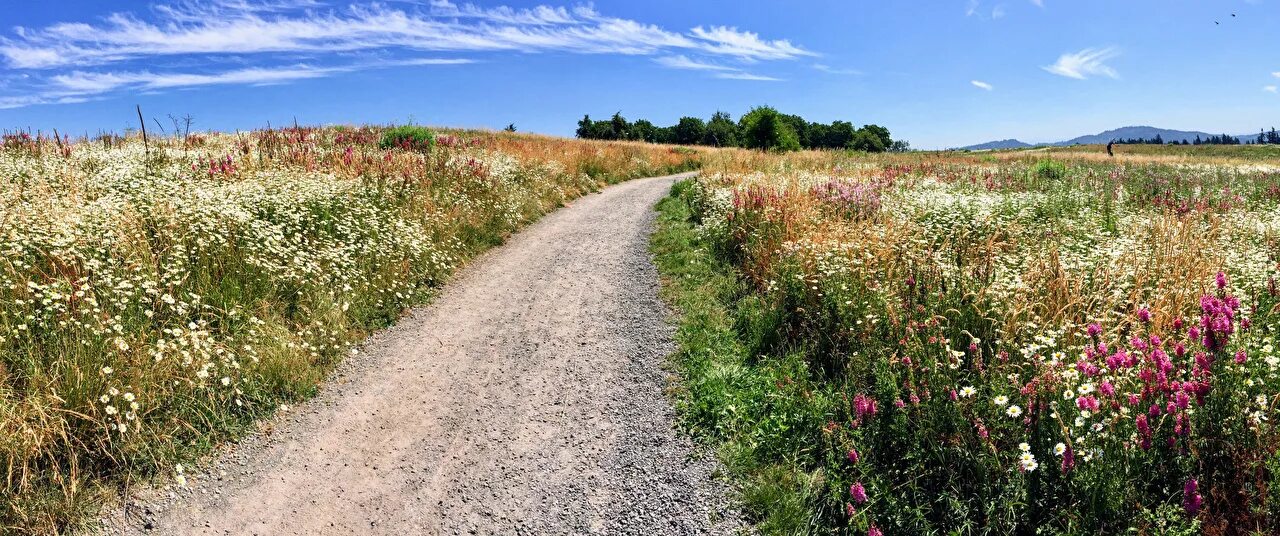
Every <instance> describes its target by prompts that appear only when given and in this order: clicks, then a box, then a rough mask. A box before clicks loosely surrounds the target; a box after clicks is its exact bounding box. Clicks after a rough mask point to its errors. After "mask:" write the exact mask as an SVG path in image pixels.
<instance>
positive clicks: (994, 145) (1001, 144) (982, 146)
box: [961, 139, 1035, 151]
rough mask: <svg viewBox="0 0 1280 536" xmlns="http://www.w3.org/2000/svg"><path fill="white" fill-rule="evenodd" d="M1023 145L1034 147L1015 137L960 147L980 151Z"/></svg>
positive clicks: (1020, 147) (1022, 146) (1021, 146)
mask: <svg viewBox="0 0 1280 536" xmlns="http://www.w3.org/2000/svg"><path fill="white" fill-rule="evenodd" d="M1025 147H1035V146H1034V145H1031V144H1030V143H1026V142H1021V141H1018V140H1015V139H1007V140H1000V141H989V142H987V143H979V144H977V145H970V146H968V147H961V149H968V150H970V151H982V150H986V149H1022V148H1025Z"/></svg>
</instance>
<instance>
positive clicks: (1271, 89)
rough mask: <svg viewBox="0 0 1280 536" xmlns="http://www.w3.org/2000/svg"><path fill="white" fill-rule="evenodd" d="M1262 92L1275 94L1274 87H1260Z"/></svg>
mask: <svg viewBox="0 0 1280 536" xmlns="http://www.w3.org/2000/svg"><path fill="white" fill-rule="evenodd" d="M1262 90H1263V91H1266V92H1268V93H1276V92H1277V89H1276V86H1262Z"/></svg>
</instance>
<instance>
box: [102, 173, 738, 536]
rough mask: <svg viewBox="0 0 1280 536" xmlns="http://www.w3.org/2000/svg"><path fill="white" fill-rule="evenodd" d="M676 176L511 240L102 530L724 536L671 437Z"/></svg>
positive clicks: (710, 483) (683, 448) (725, 529)
mask: <svg viewBox="0 0 1280 536" xmlns="http://www.w3.org/2000/svg"><path fill="white" fill-rule="evenodd" d="M679 177H680V176H672V177H657V178H650V179H640V180H634V181H629V182H625V183H622V184H619V185H616V186H612V187H609V188H606V189H605V190H603V191H602V192H601V193H599V194H593V195H589V196H587V197H584V198H581V199H579V200H577V201H575V202H574V203H573V204H572V205H571V206H569V207H567V208H563V209H561V210H559V211H557V212H555V213H553V214H550V215H548V216H546V217H545V218H543V219H542V220H541V221H539V222H538V223H536V224H534V225H532V226H530V227H528V228H527V229H525V230H524V231H522V232H520V233H518V234H516V235H514V236H512V237H511V239H510V241H509V242H508V243H507V244H505V245H503V246H501V247H499V248H496V249H494V250H492V251H490V252H488V253H486V254H484V255H482V256H481V257H479V258H477V259H476V260H475V261H473V262H472V263H471V265H470V266H469V267H468V268H466V269H464V270H463V271H461V272H460V273H459V274H457V276H456V277H455V278H454V279H453V280H452V281H451V282H450V283H449V284H447V285H446V286H445V287H444V288H443V289H442V291H441V293H440V294H439V295H438V296H437V297H436V299H435V300H433V302H432V303H431V304H430V305H428V306H424V307H421V308H418V309H415V310H414V311H412V312H411V313H410V314H409V315H407V316H406V317H404V318H402V319H401V320H400V321H399V322H398V323H397V324H396V325H395V326H393V327H391V328H388V329H386V330H384V331H382V332H379V333H377V334H375V335H374V336H372V337H371V338H370V339H369V340H368V341H367V342H366V343H365V344H364V346H363V349H362V351H361V352H360V353H359V354H358V355H355V356H352V357H350V358H348V359H347V360H346V361H345V362H344V363H343V364H342V365H340V366H339V368H338V369H337V371H335V373H334V375H333V377H332V378H331V379H330V381H329V382H328V383H326V384H325V386H324V387H323V388H322V389H321V393H320V394H319V395H318V396H317V397H316V398H315V399H313V400H311V401H309V402H307V403H305V404H302V405H301V406H299V407H296V408H293V409H292V410H290V411H288V412H283V416H282V417H279V418H277V419H274V420H273V421H271V422H268V423H264V425H263V427H262V431H261V432H260V433H257V434H254V435H252V436H250V437H248V438H245V439H244V440H242V441H240V442H239V443H238V444H236V445H231V446H228V447H227V448H225V449H223V451H222V452H221V454H220V455H218V456H217V457H216V458H215V459H213V460H212V461H210V462H209V463H207V464H205V466H204V467H203V468H202V470H201V472H193V473H192V474H191V475H190V476H188V482H187V486H185V487H177V486H172V487H169V488H168V490H159V489H155V490H151V492H150V493H146V492H144V493H139V494H135V495H134V497H133V498H132V499H130V500H129V501H127V502H126V503H125V504H124V505H123V506H122V507H120V508H119V509H118V511H116V512H115V513H114V514H112V515H109V516H108V517H107V518H106V519H105V520H104V525H103V526H104V527H105V531H106V532H110V533H131V534H262V535H284V534H306V535H314V534H397V535H398V534H538V535H542V534H644V535H647V536H657V535H666V534H728V533H734V532H738V531H741V530H743V528H742V523H741V522H740V520H739V517H738V515H737V514H736V513H735V512H734V511H733V509H732V507H731V505H730V501H729V500H728V487H727V484H725V483H724V482H723V481H721V479H719V478H718V477H717V465H716V463H715V462H714V460H713V458H714V457H713V456H710V455H700V454H699V453H698V452H697V451H696V449H695V448H694V445H693V444H692V443H691V442H690V441H689V440H688V439H687V438H684V437H682V436H681V435H680V434H678V433H677V431H676V430H675V427H674V421H675V415H674V412H673V409H672V407H671V404H670V401H669V399H668V397H667V396H666V393H665V389H666V388H667V387H669V386H670V384H671V382H672V381H673V379H672V376H671V374H670V373H669V372H667V371H666V370H664V365H665V363H666V356H667V355H669V354H670V353H671V352H672V351H673V350H674V348H675V347H674V343H673V342H672V338H671V336H672V332H673V328H672V327H671V325H670V324H669V323H668V319H669V314H670V313H669V311H668V309H667V308H666V306H665V305H664V304H663V303H662V302H661V300H660V299H659V298H658V274H657V272H656V270H655V268H654V266H653V263H652V259H651V258H650V255H649V252H648V240H649V235H650V233H651V232H652V228H653V225H654V220H655V212H654V210H653V206H654V204H655V203H656V202H657V201H658V200H659V199H661V198H662V197H663V196H664V195H666V193H667V192H668V190H669V188H670V186H671V184H672V183H673V182H674V181H675V180H676V179H677V178H679Z"/></svg>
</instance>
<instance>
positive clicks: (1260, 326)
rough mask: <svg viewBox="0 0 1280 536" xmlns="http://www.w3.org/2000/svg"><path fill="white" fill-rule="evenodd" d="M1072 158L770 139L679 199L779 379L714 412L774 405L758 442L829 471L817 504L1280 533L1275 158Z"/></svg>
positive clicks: (989, 518) (758, 355) (866, 515)
mask: <svg viewBox="0 0 1280 536" xmlns="http://www.w3.org/2000/svg"><path fill="white" fill-rule="evenodd" d="M1064 154H1065V155H1066V157H1067V160H1066V161H1064V162H1061V163H1055V168H1054V169H1059V170H1061V171H1062V173H1061V174H1058V176H1055V177H1054V178H1053V180H1048V179H1046V178H1045V177H1044V176H1043V174H1042V173H1038V172H1037V170H1036V162H1033V161H1030V160H1025V159H1020V158H1019V157H1018V156H1017V154H1016V153H1009V155H1008V156H1003V155H1002V156H998V157H997V156H993V157H985V156H984V157H982V159H981V160H980V159H979V158H975V157H971V156H966V155H929V156H910V155H909V156H883V157H875V158H874V159H871V160H868V159H865V158H866V157H863V158H864V159H863V160H856V161H851V160H850V157H847V156H841V155H837V154H831V155H826V156H825V158H821V157H818V156H814V155H804V154H800V155H794V156H777V157H774V158H775V160H777V161H775V162H773V163H772V164H769V165H761V164H757V165H756V166H755V167H756V169H767V170H769V171H767V172H764V173H761V172H751V171H748V170H742V169H737V168H735V167H734V166H733V165H730V164H725V165H720V166H718V167H713V168H712V169H713V170H715V169H718V170H719V171H720V173H714V172H713V173H708V174H706V175H704V176H703V177H701V178H699V179H698V180H697V182H696V183H695V184H693V185H691V186H690V188H689V189H688V191H687V192H685V193H684V194H682V195H684V198H685V200H686V202H687V203H688V205H689V206H690V207H691V209H692V210H693V212H694V215H695V216H694V221H697V222H699V225H700V226H699V231H700V238H701V239H702V240H704V241H705V242H706V243H707V244H708V246H710V249H711V250H712V251H714V252H715V254H716V255H718V256H719V257H720V259H721V260H722V261H724V262H726V263H728V264H729V265H730V266H732V267H733V268H735V269H736V271H737V273H738V275H739V276H740V278H741V279H742V281H743V282H744V284H745V285H747V286H748V288H750V289H751V291H752V292H751V295H750V297H749V298H747V299H746V300H744V301H743V302H742V303H743V304H745V305H743V306H742V307H744V309H742V312H741V314H742V315H743V318H742V319H741V320H739V325H741V326H742V329H743V330H744V331H745V332H744V333H743V339H744V344H747V345H748V349H747V350H746V351H745V353H746V354H748V355H751V356H753V358H752V359H751V360H750V361H748V363H747V366H749V367H753V368H751V369H750V370H758V371H759V373H760V374H764V375H768V376H770V377H773V376H777V375H782V376H783V377H785V378H786V380H787V381H779V382H774V384H773V385H775V387H776V388H775V389H773V390H771V391H770V392H768V393H767V396H766V394H761V395H760V396H761V397H762V398H761V399H760V402H759V403H760V409H757V410H755V412H752V411H745V412H743V413H745V414H750V415H752V416H753V417H752V418H753V419H754V420H755V421H754V422H759V423H762V424H754V423H748V422H741V423H736V424H732V425H729V424H718V426H726V427H732V426H742V427H746V428H747V429H749V430H754V429H757V428H760V427H763V426H766V425H767V424H768V423H773V422H775V421H781V422H786V423H789V425H788V427H787V428H781V427H779V428H775V429H774V433H778V434H783V435H787V436H789V437H790V439H787V438H781V439H762V438H763V437H765V436H766V434H765V433H764V432H763V431H757V432H754V433H752V434H751V435H750V437H751V442H750V443H749V444H750V445H751V447H750V449H752V450H751V452H753V453H754V454H755V455H756V456H759V457H761V458H764V459H765V460H768V463H784V462H782V461H781V460H796V461H794V462H788V463H795V464H796V467H797V471H801V472H805V473H808V472H813V471H817V470H819V469H821V470H822V473H823V474H824V475H826V476H827V477H828V481H827V482H825V484H826V486H827V491H828V493H826V494H824V495H823V496H822V497H823V498H822V499H821V500H819V501H818V503H819V504H816V505H814V508H815V511H816V512H820V513H822V514H821V517H822V518H823V522H824V523H827V524H829V525H833V526H841V527H850V528H853V529H854V530H855V531H868V530H869V529H870V528H871V527H884V528H885V529H886V530H888V528H889V527H893V528H894V532H895V533H904V534H905V533H929V532H938V531H941V532H946V531H950V530H955V529H956V528H957V527H962V526H965V527H978V526H981V527H986V530H990V531H993V532H996V533H1014V532H1022V531H1028V530H1049V531H1050V532H1052V531H1055V530H1057V531H1068V532H1071V531H1083V532H1085V533H1099V532H1105V533H1111V532H1122V531H1125V530H1135V531H1138V532H1143V531H1148V532H1150V531H1152V530H1157V529H1156V527H1168V526H1177V527H1182V528H1184V529H1187V530H1193V529H1196V528H1198V527H1225V526H1246V525H1247V526H1249V527H1269V528H1267V529H1265V530H1263V529H1260V530H1263V531H1264V532H1267V531H1280V501H1276V500H1275V498H1274V497H1272V496H1271V495H1268V493H1267V491H1266V489H1268V488H1269V487H1271V486H1280V472H1276V471H1275V466H1274V463H1273V461H1272V460H1273V458H1274V456H1276V455H1278V454H1280V451H1277V450H1276V446H1275V445H1276V444H1277V443H1276V440H1277V439H1280V437H1277V434H1276V430H1275V429H1274V427H1273V426H1272V425H1271V421H1272V420H1273V419H1274V417H1275V415H1274V411H1275V407H1274V404H1273V401H1274V400H1275V399H1276V394H1277V392H1280V377H1277V367H1280V357H1276V356H1274V355H1273V354H1274V343H1275V341H1274V340H1273V339H1274V337H1275V336H1276V333H1277V332H1278V331H1280V318H1277V317H1276V316H1275V313H1274V311H1275V309H1276V306H1277V304H1280V298H1277V290H1276V283H1275V278H1276V277H1277V268H1280V267H1278V266H1277V261H1276V257H1275V253H1274V240H1275V236H1277V233H1280V217H1278V216H1277V214H1280V211H1277V210H1276V209H1277V208H1278V207H1280V205H1277V201H1280V199H1276V198H1275V196H1274V195H1272V194H1269V193H1268V192H1271V191H1272V190H1270V189H1268V188H1270V186H1271V185H1272V184H1273V183H1274V179H1273V178H1272V174H1273V173H1274V172H1275V170H1274V168H1273V167H1270V166H1260V165H1256V164H1244V163H1241V162H1218V163H1215V164H1212V165H1209V164H1204V163H1186V162H1181V161H1174V160H1172V159H1165V158H1162V157H1151V158H1135V159H1132V160H1130V161H1126V162H1124V163H1122V164H1116V163H1114V162H1101V163H1099V162H1094V161H1093V159H1092V157H1088V156H1085V155H1082V156H1075V155H1072V154H1071V153H1064ZM1185 207H1191V208H1188V209H1184V208H1185ZM762 310H763V311H762ZM797 356H798V358H799V359H801V360H802V362H803V367H804V368H803V369H802V370H796V369H795V368H794V365H793V364H794V363H795V361H794V360H795V359H797ZM1259 356H1260V357H1259ZM744 396H745V395H744ZM744 405H747V403H746V402H742V401H738V402H736V403H735V406H736V407H738V408H740V407H742V406H744ZM738 411H741V410H738ZM806 423H808V424H806ZM806 425H807V426H810V428H806ZM802 437H804V438H809V437H817V438H821V444H822V447H821V448H817V447H813V446H812V445H810V444H805V443H803V442H800V443H799V444H800V445H804V446H803V447H800V446H792V445H796V443H792V442H791V441H800V440H799V438H802ZM778 452H786V453H787V454H786V455H778V454H777V453H778ZM846 453H847V454H846ZM788 457H791V458H788ZM1101 497H1106V498H1107V499H1106V500H1096V498H1101ZM1179 503H1181V504H1182V506H1183V508H1181V509H1179V511H1178V512H1176V513H1173V514H1171V513H1170V511H1169V510H1168V509H1167V508H1165V506H1166V505H1170V504H1173V505H1176V504H1179ZM1063 505H1073V508H1074V507H1079V508H1085V509H1086V510H1084V511H1081V510H1074V511H1068V510H1070V509H1064V508H1062V506H1063ZM1134 508H1137V509H1138V510H1139V512H1138V513H1139V514H1140V515H1136V516H1135V515H1134ZM1170 516H1172V517H1170Z"/></svg>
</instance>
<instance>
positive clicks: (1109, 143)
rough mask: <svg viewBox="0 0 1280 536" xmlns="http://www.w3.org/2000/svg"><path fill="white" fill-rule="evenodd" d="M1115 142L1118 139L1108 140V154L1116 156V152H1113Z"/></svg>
mask: <svg viewBox="0 0 1280 536" xmlns="http://www.w3.org/2000/svg"><path fill="white" fill-rule="evenodd" d="M1115 143H1116V140H1111V141H1109V142H1107V156H1111V157H1114V156H1115V155H1116V154H1115V153H1113V152H1111V146H1112V145H1115Z"/></svg>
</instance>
